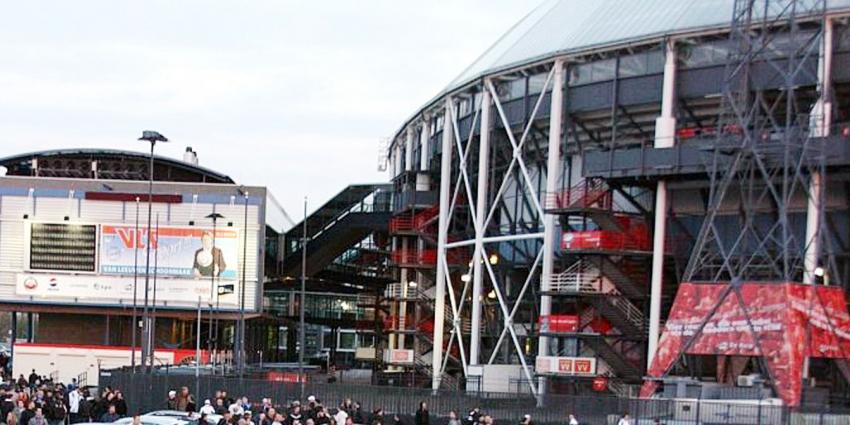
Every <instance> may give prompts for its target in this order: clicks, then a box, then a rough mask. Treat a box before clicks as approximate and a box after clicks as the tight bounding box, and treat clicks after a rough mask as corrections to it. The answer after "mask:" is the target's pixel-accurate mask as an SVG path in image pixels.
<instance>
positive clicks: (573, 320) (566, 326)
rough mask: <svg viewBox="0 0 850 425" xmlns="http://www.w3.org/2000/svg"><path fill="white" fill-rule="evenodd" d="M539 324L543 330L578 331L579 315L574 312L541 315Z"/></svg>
mask: <svg viewBox="0 0 850 425" xmlns="http://www.w3.org/2000/svg"><path fill="white" fill-rule="evenodd" d="M538 324H539V325H540V331H541V332H578V316H576V315H573V314H552V315H549V316H540V319H539V320H538Z"/></svg>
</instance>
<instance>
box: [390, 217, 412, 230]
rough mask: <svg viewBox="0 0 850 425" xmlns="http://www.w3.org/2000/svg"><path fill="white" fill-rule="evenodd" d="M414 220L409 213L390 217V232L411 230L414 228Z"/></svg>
mask: <svg viewBox="0 0 850 425" xmlns="http://www.w3.org/2000/svg"><path fill="white" fill-rule="evenodd" d="M413 223H414V220H413V217H411V216H410V215H409V214H403V215H400V216H398V217H393V218H391V219H390V233H398V232H411V231H413V229H414V225H413Z"/></svg>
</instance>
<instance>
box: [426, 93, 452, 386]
mask: <svg viewBox="0 0 850 425" xmlns="http://www.w3.org/2000/svg"><path fill="white" fill-rule="evenodd" d="M451 103H452V98H451V97H448V98H446V106H445V112H444V118H443V142H442V144H443V152H442V160H441V162H440V215H439V225H438V226H439V230H438V231H437V281H436V282H435V285H436V287H437V288H436V291H435V295H434V347H433V351H432V357H431V370H432V374H431V388H432V389H434V390H438V389H439V388H440V380H441V378H442V376H441V375H440V372H441V371H440V369H441V368H442V364H443V325H444V322H445V317H446V280H447V279H446V278H447V274H448V270H446V267H445V265H446V240H447V239H448V231H449V226H448V220H449V203H450V202H451V200H450V199H449V197H450V196H451V178H452V141H453V140H452V128H451V120H452V117H451V115H450V114H451V110H452V106H451Z"/></svg>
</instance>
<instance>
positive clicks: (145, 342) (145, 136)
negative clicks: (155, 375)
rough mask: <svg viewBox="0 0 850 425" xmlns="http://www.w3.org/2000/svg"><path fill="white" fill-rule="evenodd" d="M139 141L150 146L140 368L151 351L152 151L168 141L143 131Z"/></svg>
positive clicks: (156, 134)
mask: <svg viewBox="0 0 850 425" xmlns="http://www.w3.org/2000/svg"><path fill="white" fill-rule="evenodd" d="M139 140H144V141H146V142H149V143H150V144H151V157H150V168H149V171H148V225H147V227H146V228H145V233H147V235H148V237H147V240H146V242H145V245H146V247H145V251H146V253H145V304H144V308H143V309H142V318H143V323H144V328H143V329H144V331H145V332H144V333H145V337H144V338H142V367H143V368H144V367H145V363H146V359H145V358H146V356H147V355H148V353H149V351H150V350H151V347H150V323H149V320H150V319H149V318H148V291H149V288H150V263H151V215H153V161H154V158H153V149H154V146H156V142H163V143H164V142H167V141H168V139H167V138H165V136H163V135H162V134H159V133H158V132H156V131H150V130H145V131H143V132H142V137H139ZM151 366H153V365H148V368H147V370H148V371H150V367H151Z"/></svg>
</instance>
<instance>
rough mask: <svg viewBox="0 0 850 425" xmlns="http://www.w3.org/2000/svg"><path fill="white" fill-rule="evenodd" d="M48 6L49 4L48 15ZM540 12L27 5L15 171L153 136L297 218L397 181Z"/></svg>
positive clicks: (0, 99)
mask: <svg viewBox="0 0 850 425" xmlns="http://www.w3.org/2000/svg"><path fill="white" fill-rule="evenodd" d="M48 3H49V4H48ZM535 5H536V2H523V1H515V0H514V1H510V0H474V1H464V2H460V1H448V0H445V1H434V0H429V1H414V0H410V1H399V0H381V1H378V0H374V1H373V0H369V1H364V0H359V1H342V0H339V1H306V0H305V1H176V2H175V1H172V0H168V1H143V2H124V1H114V0H103V1H85V0H80V1H64V2H60V1H55V2H13V3H9V4H7V5H6V7H5V8H4V12H3V14H2V17H0V22H2V25H0V37H2V40H3V42H2V43H0V54H2V58H3V59H2V65H1V66H0V137H1V138H2V139H0V156H7V155H13V154H17V153H21V152H28V151H33V150H41V149H54V148H74V147H100V148H116V149H130V150H144V149H145V148H144V146H142V145H141V143H142V142H138V141H136V138H137V137H139V135H140V134H141V131H142V130H144V129H151V130H158V131H160V132H161V133H163V134H164V135H166V136H167V137H168V138H170V139H171V141H172V142H173V143H171V144H169V145H165V146H163V147H162V148H159V147H158V151H157V153H159V154H164V155H167V156H172V157H181V155H182V152H183V150H184V149H185V147H186V146H192V147H193V148H194V149H195V150H196V151H198V153H199V157H200V163H201V165H203V166H206V167H209V168H212V169H215V170H217V171H220V172H223V173H225V174H228V175H230V176H231V177H232V178H234V179H235V180H236V181H237V182H239V183H245V184H255V185H265V186H268V187H269V188H270V189H271V191H272V192H273V193H274V195H275V196H276V197H277V198H278V199H279V200H280V202H281V203H282V204H283V205H284V207H285V208H286V209H287V211H288V212H289V213H290V215H292V216H293V218H296V219H297V218H299V217H300V211H301V202H302V199H303V197H304V196H305V195H307V196H309V198H310V204H311V208H310V209H311V210H312V209H313V208H315V207H317V206H318V205H319V204H321V203H323V202H324V201H325V200H327V199H328V198H329V197H330V196H332V195H333V194H334V193H336V192H338V191H339V190H341V189H342V188H343V187H344V186H345V185H347V184H350V183H366V182H379V181H386V180H387V174H386V173H378V172H377V152H378V145H379V141H380V140H381V139H383V138H386V137H388V136H390V135H391V134H392V133H393V132H394V131H396V130H397V129H398V127H399V126H400V125H401V124H402V123H403V121H404V120H405V119H406V118H407V117H409V116H410V115H412V114H413V113H414V112H415V111H416V109H417V108H418V107H419V106H421V105H422V104H424V103H425V102H426V101H428V100H429V99H431V98H432V97H433V96H434V95H435V94H437V93H438V92H439V91H440V90H441V89H442V88H444V87H445V86H446V85H447V84H448V82H449V81H451V80H452V79H453V78H454V77H456V76H457V75H458V74H460V72H461V71H462V70H463V69H464V68H465V67H466V66H467V65H469V64H470V63H471V62H472V61H473V60H474V59H475V58H476V57H477V56H478V55H479V54H481V53H482V52H483V51H484V50H485V49H486V48H487V47H489V46H490V45H491V44H492V43H493V42H495V41H496V39H497V38H498V37H499V36H500V35H502V33H504V32H505V31H506V30H507V29H508V28H509V27H510V26H511V25H513V24H514V23H515V22H516V21H518V20H519V19H520V18H521V17H522V16H523V15H525V14H526V13H527V12H528V11H530V10H531V9H532V8H533V7H534V6H535Z"/></svg>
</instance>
